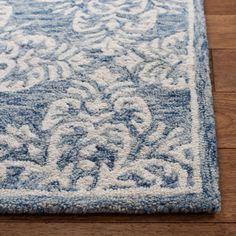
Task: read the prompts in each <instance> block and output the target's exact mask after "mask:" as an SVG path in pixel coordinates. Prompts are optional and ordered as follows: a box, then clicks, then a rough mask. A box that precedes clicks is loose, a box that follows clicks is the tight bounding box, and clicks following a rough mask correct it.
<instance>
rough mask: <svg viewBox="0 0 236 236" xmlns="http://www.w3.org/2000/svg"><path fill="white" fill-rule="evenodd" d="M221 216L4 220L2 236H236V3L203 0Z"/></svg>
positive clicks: (0, 223) (0, 226)
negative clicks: (210, 76) (210, 74)
mask: <svg viewBox="0 0 236 236" xmlns="http://www.w3.org/2000/svg"><path fill="white" fill-rule="evenodd" d="M205 9H206V10H205V11H206V17H207V26H208V38H209V47H210V52H211V57H212V59H211V62H212V63H211V66H212V83H213V94H214V104H215V112H216V121H217V137H218V148H219V161H220V174H221V178H220V186H221V192H222V204H223V206H222V212H221V213H219V214H216V215H214V216H213V215H204V214H203V215H159V216H157V215H151V216H141V215H139V216H120V215H90V216H66V217H63V216H60V217H59V216H57V217H53V216H48V217H32V216H31V217H26V216H25V217H16V216H15V217H14V216H4V217H0V235H1V236H2V235H3V236H10V235H12V236H21V235H25V236H27V235H30V236H34V235H37V236H38V235H40V236H43V235H64V236H67V235H70V236H73V235H81V236H86V235H99V236H100V235H101V236H102V235H114V236H116V235H138V236H139V235H141V236H145V235H153V236H154V235H155V236H156V235H164V236H169V235H175V236H178V235H188V236H192V235H203V236H205V235H207V236H211V235H212V236H217V235H219V236H224V235H236V0H205Z"/></svg>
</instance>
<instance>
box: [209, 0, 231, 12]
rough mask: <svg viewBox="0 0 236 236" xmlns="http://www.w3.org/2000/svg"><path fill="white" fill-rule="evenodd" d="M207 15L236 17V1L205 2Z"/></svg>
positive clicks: (213, 0) (216, 0) (210, 0)
mask: <svg viewBox="0 0 236 236" xmlns="http://www.w3.org/2000/svg"><path fill="white" fill-rule="evenodd" d="M205 13H206V15H235V14H236V0H205Z"/></svg>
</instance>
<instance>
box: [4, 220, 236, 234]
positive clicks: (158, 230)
mask: <svg viewBox="0 0 236 236" xmlns="http://www.w3.org/2000/svg"><path fill="white" fill-rule="evenodd" d="M0 227H1V233H0V235H4V236H15V235H17V236H21V235H22V236H28V235H29V236H44V235H47V236H48V235H52V236H53V235H57V236H60V235H63V236H73V235H83V236H87V235H90V236H91V235H99V236H100V235H101V236H103V235H107V236H108V235H110V236H124V235H133V236H143V235H148V236H156V235H164V236H173V235H182V236H189V235H192V236H194V235H196V236H198V235H199V234H203V235H208V236H222V235H224V236H227V235H236V225H235V224H209V223H208V224H197V223H192V224H185V223H179V224H168V223H165V224H158V223H149V224H146V223H138V224H137V223H128V224H116V223H94V224H89V223H81V224H74V223H62V224H59V223H53V224H45V223H33V224H25V223H21V224H19V223H11V224H7V223H5V224H4V223H2V224H0Z"/></svg>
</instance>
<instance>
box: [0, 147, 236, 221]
mask: <svg viewBox="0 0 236 236" xmlns="http://www.w3.org/2000/svg"><path fill="white" fill-rule="evenodd" d="M219 157H220V158H219V159H220V174H221V178H220V180H221V181H220V186H221V192H222V211H221V213H218V214H215V215H208V214H190V215H189V214H176V215H109V214H107V215H104V214H103V215H101V214H100V215H84V216H83V215H77V216H41V217H40V216H2V217H0V223H3V222H9V223H13V222H24V223H26V222H28V223H29V224H31V223H36V222H44V223H69V222H73V223H75V224H76V223H88V222H93V223H102V222H104V223H105V222H106V223H107V222H109V223H114V222H116V223H118V222H119V223H122V222H123V223H134V222H135V223H143V222H147V223H153V222H163V223H171V222H172V223H175V222H188V223H190V222H198V223H200V222H202V223H206V222H214V223H217V222H218V223H219V222H224V223H225V222H228V223H229V222H235V223H236V181H235V179H236V158H234V157H236V150H234V149H233V150H231V149H222V150H219Z"/></svg>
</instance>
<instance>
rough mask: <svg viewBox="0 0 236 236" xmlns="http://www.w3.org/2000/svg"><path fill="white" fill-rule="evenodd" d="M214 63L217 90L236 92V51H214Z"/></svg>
mask: <svg viewBox="0 0 236 236" xmlns="http://www.w3.org/2000/svg"><path fill="white" fill-rule="evenodd" d="M235 40H236V39H235ZM212 62H213V74H214V83H215V90H216V91H220V92H236V50H217V49H215V50H212Z"/></svg>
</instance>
